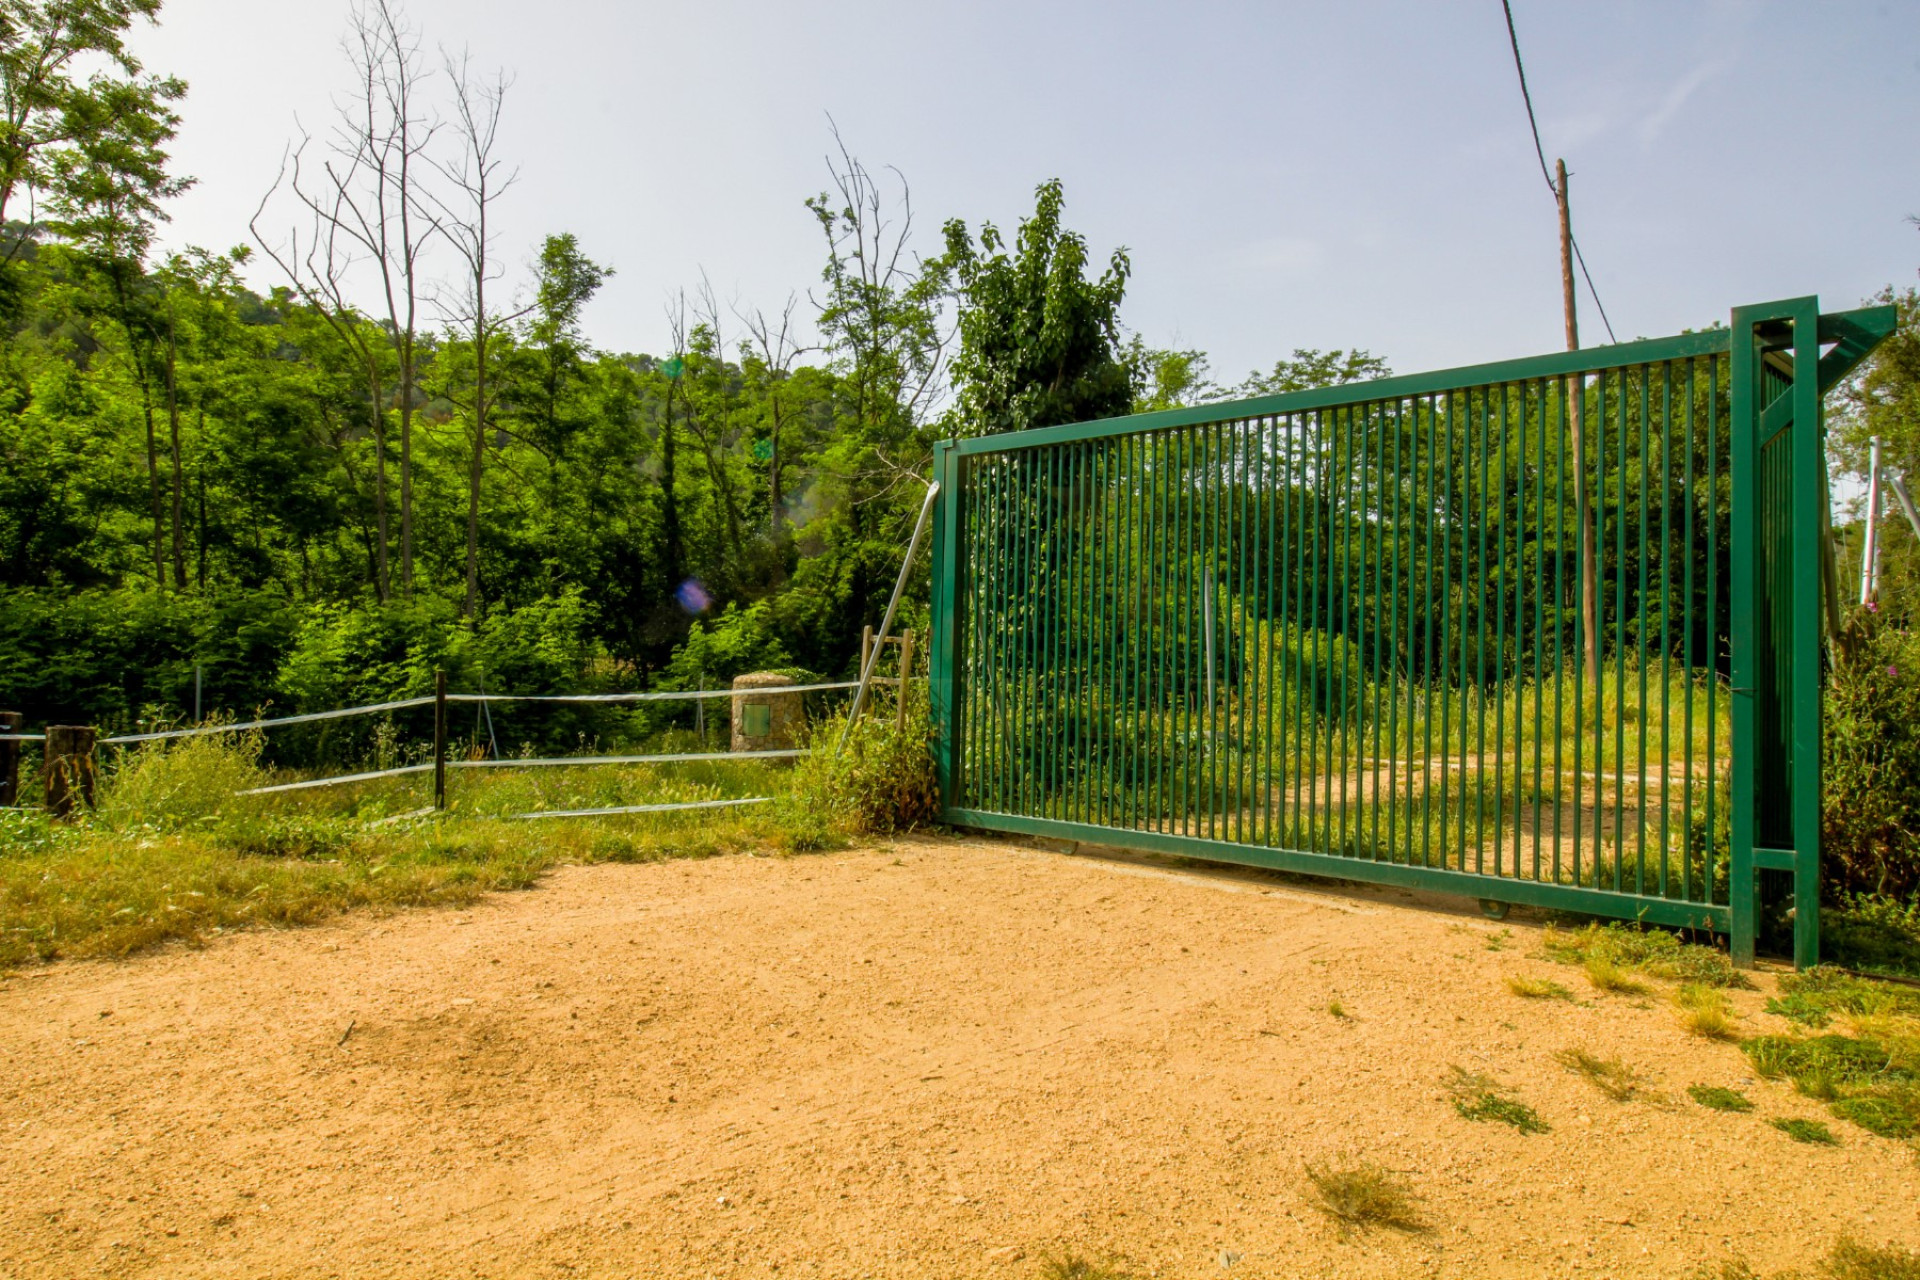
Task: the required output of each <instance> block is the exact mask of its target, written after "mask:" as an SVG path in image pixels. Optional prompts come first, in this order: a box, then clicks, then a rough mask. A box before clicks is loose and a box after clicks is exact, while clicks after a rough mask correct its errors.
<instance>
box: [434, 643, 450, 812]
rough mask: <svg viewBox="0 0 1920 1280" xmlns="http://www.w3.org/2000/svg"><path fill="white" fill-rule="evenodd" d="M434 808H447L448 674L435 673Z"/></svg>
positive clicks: (442, 672)
mask: <svg viewBox="0 0 1920 1280" xmlns="http://www.w3.org/2000/svg"><path fill="white" fill-rule="evenodd" d="M433 807H434V808H436V809H444V808H446V807H447V673H446V672H444V671H435V672H434V673H433Z"/></svg>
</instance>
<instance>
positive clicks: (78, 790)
mask: <svg viewBox="0 0 1920 1280" xmlns="http://www.w3.org/2000/svg"><path fill="white" fill-rule="evenodd" d="M95 736H96V735H95V730H94V728H93V726H91V725H73V724H50V725H48V726H47V752H46V765H45V767H44V768H43V769H42V770H41V779H42V781H44V782H45V784H46V788H47V812H48V813H50V814H52V815H53V816H54V818H55V819H57V820H60V821H65V820H66V819H68V818H71V817H72V816H73V811H74V810H75V809H77V808H78V807H79V806H80V805H81V804H85V805H86V806H87V807H88V808H89V809H91V808H92V807H93V779H94V763H93V744H94V739H95Z"/></svg>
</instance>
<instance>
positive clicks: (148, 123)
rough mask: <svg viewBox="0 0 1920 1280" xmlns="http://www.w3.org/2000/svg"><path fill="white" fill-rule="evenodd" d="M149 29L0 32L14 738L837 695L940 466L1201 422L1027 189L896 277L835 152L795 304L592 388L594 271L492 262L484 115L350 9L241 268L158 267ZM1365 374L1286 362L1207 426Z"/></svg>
mask: <svg viewBox="0 0 1920 1280" xmlns="http://www.w3.org/2000/svg"><path fill="white" fill-rule="evenodd" d="M159 10H160V4H159V0H41V2H35V0H6V2H5V3H4V5H0V40H3V41H4V50H3V51H0V76H3V77H4V95H5V107H6V116H5V119H4V120H0V223H3V224H4V245H0V324H4V333H5V341H4V343H0V415H3V416H0V421H3V422H4V426H3V427H0V432H3V433H4V434H3V435H0V705H4V706H6V707H8V708H10V709H16V710H20V711H23V712H25V713H26V715H27V716H28V718H29V720H30V721H34V722H40V721H44V720H72V721H76V722H82V723H95V724H100V725H104V726H121V725H126V724H129V723H131V722H133V721H135V720H140V719H153V718H168V717H175V716H178V715H180V714H182V713H183V712H184V711H185V710H187V709H189V708H190V707H191V705H192V698H193V693H192V690H193V683H194V671H195V668H196V667H200V668H201V669H202V670H203V679H204V684H205V692H204V696H205V699H206V705H207V706H208V707H209V708H226V709H230V710H234V711H240V712H251V711H253V710H254V709H256V708H262V707H267V706H272V707H274V708H276V709H278V710H295V709H312V708H317V707H327V706H338V705H345V704H349V703H354V702H363V701H371V700H376V699H380V698H385V697H391V696H397V695H403V694H407V693H412V692H418V691H419V690H420V689H422V688H423V687H425V685H426V683H427V682H428V681H429V680H430V679H431V672H432V670H433V668H434V667H436V666H442V667H445V668H446V669H447V670H448V671H449V673H450V678H451V679H452V680H453V681H454V682H455V685H456V687H468V688H472V687H475V686H476V685H485V686H487V687H491V688H494V689H513V690H515V691H519V692H536V691H545V690H553V689H557V688H562V687H569V688H571V687H581V686H583V685H589V684H596V683H597V684H618V685H621V686H623V687H632V686H634V685H649V684H658V685H664V686H667V687H673V686H680V687H686V686H689V685H703V684H710V683H711V682H713V681H715V680H720V679H724V678H726V677H727V676H730V675H731V674H734V673H735V672H737V671H740V670H746V669H752V668H755V667H765V666H772V667H783V666H792V667H797V668H802V669H807V670H812V671H817V672H822V673H843V672H845V671H846V670H847V669H848V667H849V664H850V663H851V662H852V661H854V655H855V653H856V652H857V648H858V638H859V635H860V631H861V628H862V627H863V626H864V625H866V624H869V623H872V622H875V621H877V620H878V619H877V615H878V613H879V612H880V610H881V609H882V608H883V607H884V604H885V599H886V593H887V591H888V590H889V589H890V587H891V585H892V582H893V578H894V575H895V574H896V573H897V571H898V568H899V561H900V556H901V553H902V550H903V549H904V547H905V545H906V541H907V534H908V531H909V529H910V526H911V522H912V519H913V517H914V513H915V511H916V509H917V508H918V505H919V502H920V498H921V495H922V494H923V493H924V484H925V480H924V477H925V475H926V472H927V466H926V464H927V460H928V458H929V456H930V451H931V444H932V442H933V441H934V440H935V439H936V438H938V437H940V436H942V435H947V434H965V433H971V432H978V431H988V430H1006V429H1012V428H1017V427H1022V426H1031V425H1044V424H1047V423H1052V422H1062V421H1073V420H1077V419H1083V418H1094V417H1102V416H1107V415H1111V414H1115V413H1124V412H1127V411H1128V410H1129V409H1132V408H1136V407H1162V406H1165V405H1169V404H1177V403H1184V402H1188V401H1191V400H1194V399H1197V398H1203V397H1207V396H1217V395H1222V394H1226V393H1227V390H1228V389H1225V388H1221V387H1216V386H1214V385H1213V384H1211V383H1210V382H1208V381H1207V377H1206V364H1205V358H1204V357H1203V356H1201V355H1200V354H1199V353H1197V352H1175V351H1154V350H1151V349H1148V348H1147V347H1146V346H1144V345H1143V344H1142V342H1141V341H1140V340H1139V338H1138V337H1131V338H1129V337H1128V336H1127V335H1125V334H1124V333H1123V331H1122V328H1121V325H1120V320H1119V308H1120V305H1121V302H1122V299H1123V297H1124V294H1125V289H1126V283H1127V277H1128V271H1129V264H1128V261H1127V258H1126V255H1125V252H1124V251H1119V252H1116V253H1114V254H1113V255H1112V257H1111V260H1110V261H1109V262H1108V263H1106V264H1104V266H1100V265H1098V264H1090V263H1089V253H1088V249H1087V246H1086V244H1085V242H1084V240H1083V239H1082V238H1081V237H1080V236H1078V235H1076V234H1075V233H1073V232H1071V231H1070V230H1068V229H1067V228H1066V226H1065V225H1064V223H1063V221H1062V202H1063V196H1062V191H1061V188H1060V186H1059V184H1058V183H1052V182H1049V183H1045V184H1042V185H1041V186H1040V187H1039V191H1038V198H1037V203H1036V206H1035V210H1034V213H1033V215H1032V216H1031V217H1030V218H1027V219H1024V220H1023V221H1022V223H1021V225H1020V227H1019V229H1018V231H1017V233H1016V234H1015V235H1013V236H1011V237H1003V236H1002V235H1001V233H1000V232H999V231H997V230H996V229H995V228H993V227H992V226H985V227H981V228H979V230H978V233H977V235H976V234H975V233H974V232H973V231H971V230H969V228H968V227H967V226H966V225H964V224H963V223H961V222H959V221H958V220H955V221H950V222H948V223H947V224H946V225H945V227H944V229H943V230H944V234H943V236H942V237H941V238H940V242H939V244H938V248H939V250H940V251H939V252H938V253H937V254H929V255H926V256H921V255H918V254H916V253H915V251H914V243H913V242H912V240H911V239H910V237H911V236H912V234H913V227H912V221H911V218H910V217H909V216H907V209H906V207H905V204H904V202H905V199H906V195H907V193H906V190H905V185H904V181H902V182H899V183H897V184H896V182H895V181H894V179H893V178H892V176H891V175H890V174H886V171H879V170H870V169H869V168H868V167H867V166H866V165H864V164H863V163H862V162H861V161H860V160H859V159H858V158H857V156H856V155H854V154H853V153H852V151H850V150H849V149H848V148H847V147H845V146H838V147H837V150H836V151H835V153H834V158H833V159H832V160H831V161H830V163H829V166H828V171H827V173H826V174H825V175H823V176H824V178H825V182H824V183H823V185H824V186H825V187H826V190H825V191H824V192H823V193H821V194H817V195H814V196H813V197H812V198H804V197H805V193H796V198H795V201H794V205H793V210H792V216H796V217H803V218H811V219H812V220H813V221H814V222H815V223H816V224H817V226H818V228H819V231H820V235H821V240H820V244H821V259H822V268H821V272H820V276H819V278H818V279H817V280H814V281H797V282H796V291H795V293H794V294H793V295H791V296H790V297H789V298H788V299H786V300H785V301H784V302H782V303H781V304H780V305H777V306H775V307H772V308H771V309H761V308H750V307H744V306H740V305H735V304H730V303H725V302H722V301H721V300H720V298H719V297H718V296H717V295H716V294H715V292H714V290H713V289H712V288H711V287H709V286H708V285H707V284H706V283H705V282H704V281H701V282H696V283H695V285H694V287H692V288H690V289H688V290H687V291H685V292H683V293H682V294H680V295H678V296H676V297H674V298H673V299H671V300H669V304H668V308H667V312H668V322H669V323H668V331H669V339H670V341H669V342H668V343H667V344H665V345H664V346H663V347H662V349H661V350H660V351H658V352H656V353H651V354H640V353H628V352H615V351H609V350H604V349H602V348H600V347H598V346H596V345H595V343H594V342H593V340H592V338H591V335H589V334H587V333H586V332H585V331H584V329H583V326H582V321H581V316H582V310H583V307H584V306H585V305H586V304H587V302H588V301H589V300H590V299H591V298H592V297H593V296H594V294H595V292H596V291H597V290H599V289H601V288H603V287H606V285H607V282H608V279H609V277H610V276H612V274H613V273H612V272H611V271H610V270H608V268H606V267H605V266H603V265H601V264H600V263H598V262H596V261H595V260H594V258H593V254H592V246H590V245H583V244H581V243H580V242H579V241H578V240H577V239H576V238H575V237H574V236H573V235H571V234H569V233H567V232H566V231H565V230H563V229H557V230H555V231H554V233H553V234H551V235H549V236H547V237H546V238H545V240H544V242H543V243H541V244H538V245H532V246H526V245H503V244H501V243H500V242H499V238H498V236H497V234H496V233H495V232H494V230H493V225H494V221H495V218H496V215H497V207H498V202H499V201H500V199H501V198H502V197H503V195H504V194H505V192H506V191H507V189H508V187H509V186H510V183H511V178H512V174H513V160H512V157H508V156H504V155H502V154H500V152H499V148H498V146H497V142H496V135H497V130H498V125H499V122H500V119H501V116H502V112H503V111H511V109H512V102H511V96H510V93H509V90H508V79H507V77H506V76H504V75H502V74H494V75H485V74H481V73H480V72H478V71H476V70H475V68H473V67H472V66H471V65H470V64H469V63H467V62H465V61H463V60H460V59H454V58H445V57H440V58H435V57H432V56H430V55H429V54H428V53H427V52H426V50H428V49H429V48H430V47H432V45H433V43H434V42H433V41H430V40H429V39H428V38H427V37H428V35H430V34H431V35H436V36H437V35H438V34H439V33H421V32H417V31H415V30H413V29H412V28H410V27H409V26H408V25H407V20H406V19H405V17H404V15H402V14H400V13H399V12H398V11H397V10H395V9H392V8H390V7H389V6H388V5H387V4H386V3H385V2H384V0H369V3H367V4H365V5H363V6H361V7H360V8H359V9H357V10H356V11H355V12H354V14H353V16H352V18H351V21H350V23H349V27H348V30H347V32H346V38H345V40H344V42H343V47H344V48H345V50H346V51H347V58H346V60H345V63H344V64H343V66H342V68H341V87H342V94H343V95H344V96H343V97H342V99H341V100H340V118H339V119H338V120H337V121H334V122H332V125H331V127H329V128H328V129H327V130H326V131H324V134H323V136H320V137H314V138H308V137H302V136H295V137H294V138H292V139H291V140H290V143H289V148H288V151H287V155H286V157H285V159H284V161H283V163H282V165H281V168H280V172H279V175H278V179H277V181H272V182H271V189H269V190H263V192H262V193H261V194H262V196H263V197H264V198H263V200H262V202H261V205H260V212H259V214H258V216H257V217H256V218H255V219H254V220H253V224H252V226H251V227H237V228H235V232H236V236H235V239H236V240H237V241H240V243H239V244H238V246H237V247H233V248H229V249H222V250H218V251H215V250H207V249H202V248H185V249H177V250H176V249H172V248H164V247H162V246H163V244H164V232H165V230H166V218H167V205H168V201H169V199H170V198H171V197H173V196H175V195H177V194H179V193H180V192H181V191H182V190H183V189H185V188H186V187H187V186H188V185H189V184H190V182H191V177H190V175H186V174H182V173H179V172H177V171H176V168H175V166H174V165H173V163H172V161H171V160H170V157H169V154H168V149H169V146H170V143H171V141H172V139H173V137H174V136H175V132H176V129H177V127H178V125H179V111H180V110H181V109H182V106H183V103H184V100H185V98H186V94H187V92H188V88H187V86H186V85H184V84H183V83H181V82H180V81H178V80H176V79H172V78H169V77H168V76H166V75H165V74H164V72H163V71H160V70H153V69H149V68H145V67H143V66H141V65H140V63H139V62H138V60H137V59H136V58H135V57H134V56H133V54H132V53H131V52H130V51H129V48H128V46H127V44H126V40H127V38H128V36H129V34H130V32H131V31H132V30H133V29H134V28H135V27H136V26H137V25H139V24H142V23H146V22H153V21H159V20H160V19H161V14H160V12H159ZM832 141H833V142H834V143H836V144H837V143H838V142H839V139H838V138H837V137H836V138H833V139H832ZM262 160H263V171H264V172H265V173H266V174H267V175H269V178H268V181H270V180H271V173H272V165H273V162H274V157H263V158H262ZM876 172H880V173H882V174H886V176H885V178H884V180H881V179H878V178H876V176H875V174H876ZM268 181H263V187H266V186H267V185H268ZM243 237H244V239H243ZM1009 241H1010V242H1009ZM529 257H532V258H533V260H534V262H535V263H536V266H535V268H534V270H533V271H532V272H531V273H530V278H521V276H520V275H517V274H515V273H513V272H510V271H508V270H507V269H506V264H508V263H510V262H519V261H523V260H525V259H527V258H529ZM1383 370H1384V365H1382V364H1381V363H1380V362H1379V361H1378V360H1375V359H1373V358H1372V357H1370V356H1368V355H1367V354H1366V353H1364V352H1351V353H1349V352H1332V353H1318V352H1301V353H1296V358H1294V359H1290V360H1283V361H1281V362H1280V364H1279V366H1278V367H1277V368H1276V369H1275V370H1274V371H1273V373H1272V374H1270V375H1266V376H1264V377H1259V376H1256V377H1255V378H1253V379H1250V380H1249V382H1248V383H1247V384H1246V385H1245V387H1244V388H1242V389H1244V390H1247V391H1258V390H1266V389H1280V388H1282V387H1285V386H1293V385H1302V384H1304V383H1305V382H1317V381H1329V380H1344V379H1349V378H1354V377H1361V376H1371V375H1374V374H1377V373H1379V372H1382V371H1383ZM923 572H924V571H923ZM912 598H913V599H915V600H920V599H924V592H923V591H922V592H919V593H916V595H915V596H914V597H912ZM913 607H915V606H912V605H910V606H909V608H910V609H911V608H913Z"/></svg>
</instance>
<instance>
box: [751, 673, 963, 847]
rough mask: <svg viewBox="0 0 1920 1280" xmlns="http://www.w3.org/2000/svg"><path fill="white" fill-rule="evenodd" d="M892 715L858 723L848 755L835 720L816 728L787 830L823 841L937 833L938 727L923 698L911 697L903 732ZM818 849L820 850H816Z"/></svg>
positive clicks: (885, 711)
mask: <svg viewBox="0 0 1920 1280" xmlns="http://www.w3.org/2000/svg"><path fill="white" fill-rule="evenodd" d="M891 712H892V708H890V707H884V708H882V709H881V712H880V714H875V715H871V716H866V717H863V718H862V719H860V720H857V721H855V722H854V725H853V731H852V732H851V733H849V734H848V735H847V740H846V745H845V747H841V746H840V745H839V744H840V734H841V731H842V729H843V728H844V727H845V724H846V722H845V721H844V720H843V719H841V718H839V717H833V718H830V719H827V720H823V721H820V722H819V723H817V724H816V725H815V726H814V729H813V732H812V735H811V737H812V740H811V742H810V744H809V745H810V747H811V748H812V749H811V751H810V752H809V754H807V755H805V756H802V757H801V759H800V762H799V764H798V765H797V766H796V768H795V776H794V780H793V781H794V786H793V796H792V799H791V800H790V801H788V803H789V804H790V805H791V806H793V811H792V812H791V813H790V814H788V815H786V817H787V819H788V821H787V825H788V826H789V827H790V828H792V829H794V830H796V831H797V832H800V833H802V835H801V839H800V843H802V844H805V843H806V839H805V833H807V832H813V833H815V834H816V835H817V836H819V837H820V838H821V839H825V838H826V837H827V836H828V834H829V833H832V834H839V835H850V836H853V835H890V834H892V833H894V832H899V831H912V830H914V829H915V828H918V827H925V826H931V825H932V824H934V823H935V822H937V821H938V820H939V817H940V787H939V783H938V781H937V780H936V778H935V776H934V770H933V726H932V723H931V721H929V719H928V717H927V705H926V700H925V697H924V695H922V696H919V697H910V698H909V699H908V703H907V717H906V723H905V725H904V726H901V725H898V724H896V722H895V717H894V716H893V715H892V714H891ZM815 847H817V846H815Z"/></svg>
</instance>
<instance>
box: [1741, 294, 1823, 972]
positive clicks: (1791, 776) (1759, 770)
mask: <svg viewBox="0 0 1920 1280" xmlns="http://www.w3.org/2000/svg"><path fill="white" fill-rule="evenodd" d="M1819 330H1820V305H1819V300H1818V299H1816V298H1793V299H1788V300H1785V301H1782V302H1776V303H1768V304H1764V305H1761V306H1752V307H1738V308H1735V309H1734V312H1733V336H1732V347H1731V352H1730V354H1731V357H1732V368H1731V371H1730V377H1729V382H1730V384H1731V385H1730V386H1729V392H1730V400H1731V403H1730V406H1729V407H1730V410H1731V413H1730V423H1729V426H1730V431H1731V434H1732V437H1733V439H1732V445H1733V458H1732V463H1733V477H1732V478H1733V494H1732V499H1733V503H1732V525H1733V528H1732V546H1731V548H1730V551H1731V553H1732V578H1733V581H1732V583H1731V587H1732V593H1731V600H1730V601H1729V604H1730V606H1731V616H1730V618H1729V632H1730V637H1729V638H1730V641H1731V644H1732V650H1733V652H1732V671H1731V676H1732V687H1731V689H1730V692H1731V693H1732V694H1733V795H1732V813H1731V814H1730V818H1731V823H1730V826H1731V833H1730V835H1731V846H1732V847H1731V849H1730V850H1729V854H1730V864H1731V865H1730V867H1729V876H1728V886H1727V891H1728V895H1729V904H1728V905H1729V906H1730V907H1731V915H1732V920H1731V936H1730V939H1729V941H1730V944H1731V951H1732V958H1733V961H1734V963H1735V964H1738V965H1750V964H1752V963H1753V952H1754V939H1755V934H1756V932H1757V930H1758V926H1759V915H1760V907H1761V902H1760V884H1759V878H1760V875H1761V873H1762V872H1765V871H1783V872H1788V873H1790V874H1791V876H1792V882H1793V905H1794V912H1793V955H1794V964H1795V966H1796V967H1798V968H1808V967H1810V966H1812V965H1815V964H1818V963H1819V960H1820V789H1821V772H1820V763H1821V762H1820V756H1821V749H1822V743H1821V724H1820V684H1821V655H1820V610H1821V591H1820V531H1821V530H1822V529H1823V528H1824V522H1825V517H1824V514H1823V504H1824V503H1825V501H1826V492H1825V485H1824V483H1823V480H1822V477H1823V474H1824V473H1823V469H1822V462H1821V451H1822V449H1823V447H1824V440H1823V438H1822V432H1821V403H1820V402H1821V395H1820V337H1819Z"/></svg>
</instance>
